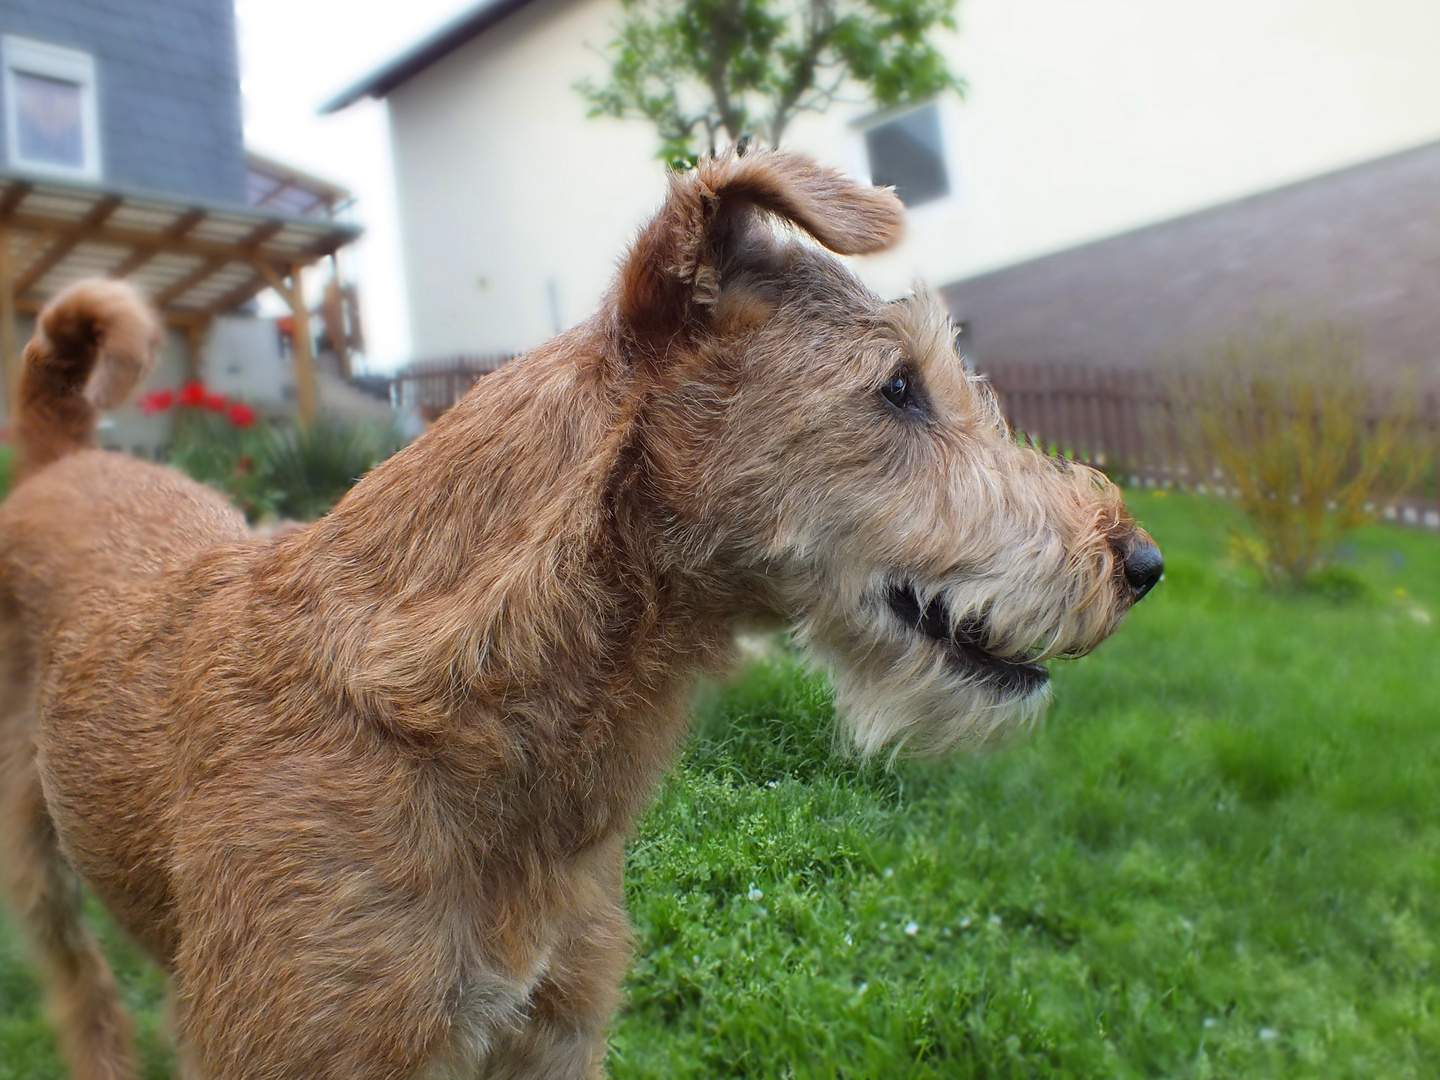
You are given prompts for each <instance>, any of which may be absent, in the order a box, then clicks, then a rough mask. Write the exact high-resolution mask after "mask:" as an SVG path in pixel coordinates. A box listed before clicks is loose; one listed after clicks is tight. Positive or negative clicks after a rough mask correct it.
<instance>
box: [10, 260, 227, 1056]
mask: <svg viewBox="0 0 1440 1080" xmlns="http://www.w3.org/2000/svg"><path fill="white" fill-rule="evenodd" d="M157 344H158V328H157V326H156V324H155V322H154V319H153V316H152V315H151V314H150V312H149V310H148V308H147V307H146V306H145V304H144V302H143V301H142V300H141V299H140V298H139V297H138V296H137V295H136V294H135V293H134V292H133V291H132V290H131V289H129V288H128V287H126V286H124V285H120V284H118V283H115V282H89V283H86V284H85V285H83V286H80V287H77V288H75V289H72V290H70V291H69V292H67V293H65V294H63V295H62V296H61V297H59V298H58V299H57V300H56V301H55V302H54V303H53V304H51V305H50V306H49V307H48V308H47V309H46V310H45V311H44V312H43V313H42V314H41V317H40V320H39V323H38V326H37V331H36V334H35V338H34V339H33V340H32V341H31V342H30V344H29V345H28V346H27V348H26V351H25V372H24V377H23V382H22V386H21V393H20V398H19V408H18V410H17V411H16V414H15V416H14V424H13V430H14V433H15V436H16V440H17V442H18V444H19V452H20V456H19V461H18V468H17V481H18V482H17V485H16V487H15V489H14V491H12V493H11V494H10V496H9V497H8V498H7V499H6V500H5V501H4V502H3V503H0V650H3V660H0V664H3V667H0V815H3V819H4V828H3V830H0V831H3V834H4V838H5V850H4V851H3V869H4V872H5V876H6V879H7V880H6V884H7V885H8V886H9V893H10V895H11V898H12V900H13V901H14V902H15V904H16V907H17V909H18V911H17V914H19V915H20V916H21V919H22V921H23V922H25V923H27V924H28V926H27V929H28V930H29V931H30V937H31V944H32V947H33V951H34V953H35V956H36V959H37V961H39V962H40V964H41V965H42V966H43V967H44V968H45V969H47V974H48V975H49V976H50V984H51V987H52V992H51V1010H52V1012H53V1013H54V1014H55V1018H56V1020H57V1021H58V1023H59V1024H60V1026H61V1028H62V1029H65V1030H66V1034H67V1036H68V1037H67V1039H66V1040H65V1044H66V1046H67V1048H68V1050H69V1052H70V1054H71V1056H72V1066H73V1068H74V1070H75V1073H76V1075H78V1076H87V1075H111V1073H109V1072H107V1069H113V1067H114V1066H115V1065H116V1064H117V1063H118V1062H123V1061H125V1060H126V1059H127V1058H128V1057H129V1052H128V1049H127V1045H126V1044H127V1043H128V1038H127V1035H126V1031H125V1029H126V1026H127V1024H126V1021H125V1019H124V1016H123V1013H122V1012H121V1011H120V1009H119V1007H118V1005H117V1003H116V1001H115V999H114V987H113V980H112V979H111V978H110V977H109V973H108V971H106V969H105V963H104V960H103V959H102V958H101V956H100V954H99V952H98V950H97V949H96V947H95V943H94V941H93V940H92V939H91V938H90V936H89V934H88V932H87V931H86V930H85V929H84V927H83V925H82V924H81V922H80V919H79V912H78V910H77V907H76V903H75V897H76V894H75V892H74V888H73V885H72V884H71V881H70V873H69V869H68V867H67V866H66V860H65V859H64V857H63V856H62V855H61V850H60V849H61V847H62V846H67V845H66V841H67V840H70V841H71V843H70V844H69V845H68V847H69V849H70V850H68V851H67V854H68V855H69V856H70V858H71V859H72V860H75V861H78V862H80V863H82V864H83V863H86V862H91V861H93V859H92V858H90V857H88V856H92V855H95V854H99V853H98V852H93V853H92V852H86V851H84V850H76V849H77V848H83V847H85V846H89V845H90V844H92V843H96V842H99V843H101V844H103V845H104V846H106V847H111V848H114V847H123V848H124V849H125V850H124V851H119V850H111V851H107V852H105V856H108V857H107V858H105V859H104V861H105V862H107V863H109V864H110V865H113V866H117V867H123V868H124V873H125V874H126V875H127V876H128V877H130V878H132V879H134V881H133V882H128V883H126V885H128V886H129V888H128V890H127V889H125V888H117V889H115V890H114V892H115V893H116V894H117V895H113V896H107V897H106V899H107V900H109V901H110V902H111V903H112V906H115V901H116V900H117V899H118V898H119V894H121V893H123V892H127V891H128V893H129V895H130V897H131V901H130V902H131V903H135V902H139V903H141V904H145V905H146V906H151V907H153V906H163V905H164V904H165V903H166V898H165V891H166V885H165V867H164V865H163V855H162V850H161V844H160V839H159V837H157V836H154V835H152V833H153V830H154V829H155V828H156V827H157V824H156V823H157V822H158V821H159V820H160V819H159V817H157V818H153V819H149V820H148V821H146V822H139V821H134V820H127V818H129V817H131V816H132V815H127V814H124V813H123V812H122V811H121V809H120V808H121V807H123V806H125V805H127V804H128V805H132V806H133V805H146V804H149V805H151V806H155V804H156V802H158V801H159V800H161V799H162V798H163V797H164V793H163V783H162V780H161V776H160V772H161V771H162V769H163V756H164V753H165V751H164V740H163V739H162V738H161V737H160V734H161V733H160V732H158V731H145V730H138V729H137V730H135V731H126V732H123V733H120V734H121V735H122V737H121V738H119V739H114V740H96V739H95V738H94V733H93V730H92V728H93V726H94V725H111V726H114V725H117V724H124V723H126V722H127V721H126V718H127V717H129V718H134V717H137V716H141V717H143V716H146V715H153V712H151V711H150V710H139V711H136V710H127V709H124V708H119V709H113V708H107V707H106V704H108V702H111V701H114V700H116V698H117V696H118V697H121V698H123V697H124V696H126V695H127V694H137V693H146V692H149V688H147V687H145V686H137V685H133V684H132V685H127V680H128V677H127V668H128V666H129V665H128V663H127V659H128V658H127V657H126V656H125V655H122V654H121V652H120V650H121V648H122V645H123V643H125V642H126V641H127V640H131V639H129V638H128V637H127V636H126V635H123V634H120V635H117V634H112V633H105V632H104V628H105V627H107V626H109V625H112V624H114V623H116V622H125V621H127V620H131V621H133V620H135V619H136V618H137V617H138V616H140V615H141V614H144V613H150V614H153V613H154V612H155V611H156V610H157V609H159V608H163V606H164V605H165V604H166V602H167V591H168V590H167V581H168V580H169V579H170V578H171V577H172V576H173V575H174V574H176V573H178V572H181V571H182V570H183V568H184V567H185V566H186V565H187V564H189V563H191V562H193V561H194V560H195V558H196V556H197V555H199V554H200V553H201V552H204V551H207V550H210V549H213V548H215V547H216V546H217V545H223V544H226V543H230V542H234V541H239V540H242V539H243V538H244V537H245V535H246V530H245V523H244V520H243V518H241V517H240V515H239V514H237V513H236V512H235V511H234V510H233V509H232V508H230V506H229V505H228V504H227V503H226V502H225V501H224V499H223V498H221V497H220V496H219V495H218V494H217V493H215V492H212V491H210V490H209V489H208V488H205V487H203V486H201V485H199V484H196V483H194V482H192V481H190V480H188V479H186V478H185V477H183V476H181V475H180V474H179V473H176V472H174V471H173V470H169V469H164V468H161V467H159V466H156V465H151V464H148V463H146V462H143V461H139V460H137V459H134V458H131V457H128V456H126V455H123V454H116V453H109V452H105V451H101V450H97V449H94V448H93V445H94V427H95V421H96V419H97V411H98V410H99V409H102V408H108V407H112V406H114V405H116V404H119V403H120V401H122V400H123V399H124V398H125V396H126V395H128V393H129V392H130V391H131V390H132V389H133V388H134V387H135V385H136V384H138V382H139V381H140V379H142V378H143V377H144V375H145V373H146V372H147V371H148V370H149V367H150V366H151V364H152V362H153V359H154V352H155V348H156V346H157ZM132 644H133V640H132ZM76 661H79V662H78V663H77V662H76ZM41 699H44V700H45V701H47V702H48V703H49V707H47V708H45V709H44V710H43V712H44V715H45V716H46V723H45V730H43V731H42V729H41V725H40V723H39V716H40V715H41V712H42V710H41V709H40V708H39V703H40V701H41ZM57 706H58V707H57ZM101 742H109V745H111V746H113V747H116V748H118V749H119V750H120V753H119V754H118V755H117V754H111V755H99V756H98V757H97V755H94V754H91V753H87V752H85V748H86V747H93V746H95V745H98V744H99V743H101ZM37 754H38V755H41V756H43V758H44V760H45V761H46V762H47V763H48V766H49V768H50V769H51V771H53V770H55V769H59V770H60V771H62V772H63V771H65V770H66V769H79V770H82V771H83V772H84V773H85V776H84V783H83V784H82V786H81V789H80V790H88V791H89V792H90V793H91V794H92V795H93V796H94V797H93V798H91V799H87V800H86V805H85V806H83V807H74V808H72V809H74V810H76V811H77V812H80V813H83V814H84V815H85V816H87V817H90V818H93V819H95V823H96V824H97V825H102V827H100V828H90V829H85V830H83V835H84V837H85V839H84V840H83V841H81V842H78V843H77V842H75V841H74V840H72V838H71V837H62V836H59V835H57V830H56V827H55V822H54V816H53V812H52V811H53V808H47V805H46V801H45V796H44V794H43V792H42V790H41V779H40V776H41V773H40V769H39V768H38V767H37ZM148 789H153V790H148ZM71 790H75V789H74V788H73V786H72V787H71ZM137 799H138V800H139V802H138V803H137V802H136V801H135V800H137ZM102 823H103V824H102ZM116 856H119V858H118V859H117V858H116ZM92 884H95V885H97V886H98V887H99V888H100V889H101V890H102V891H103V892H110V891H112V890H108V889H105V887H104V886H105V882H104V881H103V879H102V880H101V881H98V882H96V881H92ZM116 884H117V886H118V885H120V883H118V882H117V883H116ZM136 884H138V885H139V886H140V887H139V888H135V887H134V886H135V885H136ZM117 915H119V916H120V918H121V920H122V922H125V923H128V924H130V925H131V926H132V928H133V927H140V926H145V925H147V924H148V925H150V926H152V927H157V928H158V929H160V932H159V933H158V934H156V933H154V932H152V933H151V934H150V935H148V936H150V937H151V938H152V939H153V940H149V941H147V942H146V944H148V945H149V946H150V947H151V948H152V949H154V950H155V951H157V952H161V953H163V952H164V951H165V949H166V948H167V946H168V944H169V943H168V942H166V941H165V940H163V938H164V937H165V936H166V935H165V934H164V931H163V928H162V927H161V924H157V922H156V920H154V919H153V918H148V919H147V918H146V917H145V915H142V914H141V913H139V912H136V913H135V915H137V916H139V917H137V918H126V915H127V912H126V911H125V910H124V905H123V904H121V905H120V907H119V910H117Z"/></svg>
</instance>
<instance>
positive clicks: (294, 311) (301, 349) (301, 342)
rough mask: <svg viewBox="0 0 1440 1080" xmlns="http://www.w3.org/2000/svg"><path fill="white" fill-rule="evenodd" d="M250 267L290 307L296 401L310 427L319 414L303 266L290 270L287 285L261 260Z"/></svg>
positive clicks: (253, 261) (294, 266)
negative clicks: (302, 274) (301, 276)
mask: <svg viewBox="0 0 1440 1080" xmlns="http://www.w3.org/2000/svg"><path fill="white" fill-rule="evenodd" d="M250 262H251V265H252V266H254V267H255V270H256V272H257V273H259V275H260V276H261V277H262V278H264V279H265V281H266V282H267V283H268V284H269V286H270V287H271V288H272V289H274V290H275V291H276V292H277V293H279V294H280V297H281V299H283V300H284V301H285V302H286V303H287V304H289V305H290V314H291V316H292V322H291V324H290V325H291V339H290V344H291V345H292V346H293V347H294V350H295V351H294V357H295V397H296V398H297V400H298V403H299V406H300V420H301V422H302V423H306V424H308V423H310V422H311V421H313V420H314V419H315V414H316V413H317V412H318V409H317V406H316V399H315V355H314V350H313V349H312V347H311V344H310V309H309V308H308V307H306V305H305V286H304V285H303V284H302V283H301V278H300V266H299V264H298V263H297V264H294V265H292V266H291V267H290V279H289V280H288V281H286V280H285V279H284V278H282V277H281V276H280V275H279V273H277V272H276V270H275V268H274V267H273V266H271V265H270V264H269V263H268V262H266V261H265V260H264V259H261V258H252V259H251V260H250Z"/></svg>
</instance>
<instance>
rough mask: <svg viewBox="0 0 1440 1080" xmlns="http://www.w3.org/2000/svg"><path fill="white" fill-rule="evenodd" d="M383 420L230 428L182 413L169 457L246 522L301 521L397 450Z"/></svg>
mask: <svg viewBox="0 0 1440 1080" xmlns="http://www.w3.org/2000/svg"><path fill="white" fill-rule="evenodd" d="M401 442H402V440H401V438H400V437H399V435H398V434H397V433H396V432H395V430H394V429H393V428H391V427H389V426H387V425H365V424H344V423H340V422H337V421H334V420H317V421H315V422H314V423H312V424H307V425H300V426H298V427H293V428H278V427H275V426H273V425H270V424H263V423H262V424H254V425H251V426H247V427H240V426H237V425H235V424H233V423H231V422H230V421H228V420H227V419H226V418H225V417H223V416H220V415H217V414H214V413H209V412H201V411H198V410H196V411H193V412H190V411H187V412H186V413H185V414H182V416H181V418H180V420H179V423H178V425H177V428H176V433H175V442H174V445H173V446H172V447H171V451H170V460H171V463H172V464H174V465H175V466H176V467H177V468H179V469H181V470H183V471H184V472H186V473H188V474H189V475H190V476H192V477H194V478H195V479H196V480H199V481H201V482H202V483H206V484H209V485H210V486H212V487H215V488H218V489H219V490H220V491H223V492H224V493H225V494H226V495H228V496H230V498H231V500H232V501H233V502H234V503H235V505H236V506H237V507H239V508H240V509H241V510H242V511H244V513H245V516H246V517H247V518H249V519H250V520H251V521H255V520H258V519H259V518H262V517H266V516H269V515H273V516H278V517H284V518H293V519H295V520H299V521H306V520H310V519H312V518H316V517H319V516H320V515H321V514H323V513H325V512H326V511H327V510H329V509H330V508H331V507H332V506H334V505H335V503H336V502H338V501H339V500H340V497H341V496H343V495H344V494H345V492H347V491H348V490H350V487H351V486H352V485H353V484H354V483H355V481H356V480H358V479H359V478H360V477H361V476H363V475H365V473H367V472H368V471H369V470H370V469H372V468H374V467H375V466H376V465H377V464H378V463H379V462H381V461H383V460H384V459H385V458H386V457H388V456H389V455H390V454H392V453H393V452H394V451H395V450H397V449H399V447H400V445H401Z"/></svg>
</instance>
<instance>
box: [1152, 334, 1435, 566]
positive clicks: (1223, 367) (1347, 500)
mask: <svg viewBox="0 0 1440 1080" xmlns="http://www.w3.org/2000/svg"><path fill="white" fill-rule="evenodd" d="M1363 357H1364V351H1363V348H1362V346H1361V343H1360V340H1359V338H1358V337H1357V336H1356V335H1354V334H1353V333H1350V332H1349V331H1346V330H1344V329H1343V328H1341V327H1339V326H1336V325H1334V324H1332V323H1328V322H1323V321H1322V322H1313V323H1305V324H1297V323H1292V322H1289V321H1286V320H1283V319H1276V320H1273V321H1271V322H1269V323H1267V324H1266V325H1264V326H1263V327H1261V328H1260V329H1258V330H1256V331H1254V332H1251V333H1247V334H1237V335H1235V336H1232V337H1230V338H1227V339H1225V340H1224V341H1222V342H1220V343H1219V344H1218V345H1216V346H1215V347H1214V348H1213V349H1212V350H1211V351H1210V352H1209V353H1208V354H1207V355H1206V356H1205V358H1204V360H1203V363H1202V364H1200V365H1199V367H1198V368H1197V369H1195V370H1193V371H1191V372H1189V373H1187V374H1186V375H1185V376H1184V377H1183V379H1182V381H1181V384H1180V386H1179V388H1178V390H1177V394H1176V398H1177V399H1178V400H1180V401H1184V402H1187V403H1188V404H1189V406H1190V408H1189V409H1188V417H1187V418H1186V419H1185V421H1184V422H1182V424H1181V428H1182V437H1183V438H1184V442H1185V444H1186V450H1187V456H1188V457H1189V459H1190V466H1191V469H1192V470H1193V474H1194V475H1198V476H1201V477H1208V478H1210V481H1211V483H1213V485H1214V486H1216V487H1219V488H1220V489H1222V491H1223V492H1225V493H1227V494H1229V495H1230V496H1231V497H1232V498H1233V499H1234V501H1235V503H1236V505H1237V506H1238V507H1239V509H1240V510H1241V512H1242V513H1243V515H1244V523H1243V524H1241V525H1239V526H1236V527H1233V528H1232V530H1231V548H1232V551H1234V552H1235V553H1236V554H1237V555H1238V556H1240V557H1241V558H1242V559H1244V560H1245V561H1247V562H1249V563H1251V564H1253V565H1254V566H1255V567H1256V568H1257V569H1258V570H1259V571H1260V574H1261V575H1262V577H1263V578H1264V579H1265V581H1266V582H1267V583H1268V584H1270V585H1272V586H1302V585H1306V584H1309V583H1311V582H1312V581H1315V580H1317V575H1319V574H1321V572H1322V571H1325V570H1326V569H1327V567H1328V566H1329V564H1330V562H1331V561H1332V559H1333V557H1334V553H1335V550H1336V546H1337V544H1338V543H1339V542H1340V540H1341V539H1342V538H1343V537H1344V536H1345V535H1346V534H1347V533H1349V532H1350V531H1351V530H1353V529H1355V528H1356V527H1357V526H1359V525H1362V524H1364V523H1365V522H1367V521H1370V520H1372V519H1373V518H1374V517H1375V516H1376V515H1377V514H1378V513H1379V512H1380V511H1381V510H1383V508H1384V507H1385V506H1386V505H1388V504H1389V503H1390V502H1392V501H1393V500H1394V499H1396V498H1397V497H1399V496H1401V495H1404V494H1405V493H1406V492H1407V491H1409V490H1410V488H1411V487H1412V486H1413V485H1414V483H1415V481H1416V479H1417V477H1418V475H1419V467H1420V463H1421V462H1422V461H1423V459H1424V456H1425V452H1424V446H1423V443H1422V441H1421V439H1420V437H1419V435H1418V432H1417V429H1416V428H1415V425H1414V423H1413V421H1414V410H1413V406H1412V405H1410V404H1409V402H1408V400H1407V398H1406V397H1405V395H1402V394H1400V393H1398V392H1396V391H1395V390H1394V389H1393V388H1385V387H1380V386H1377V385H1375V384H1374V383H1373V382H1372V381H1371V380H1370V379H1368V378H1366V377H1365V376H1364V375H1363V374H1362V371H1361V361H1362V360H1363Z"/></svg>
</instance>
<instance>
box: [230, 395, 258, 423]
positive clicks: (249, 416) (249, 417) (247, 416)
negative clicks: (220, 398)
mask: <svg viewBox="0 0 1440 1080" xmlns="http://www.w3.org/2000/svg"><path fill="white" fill-rule="evenodd" d="M225 415H226V416H228V417H229V418H230V422H231V423H232V424H234V425H235V426H236V427H249V426H250V425H251V424H253V423H255V410H254V409H252V408H251V407H250V406H249V405H246V404H245V402H243V401H232V402H231V403H230V407H229V408H228V409H226V410H225Z"/></svg>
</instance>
